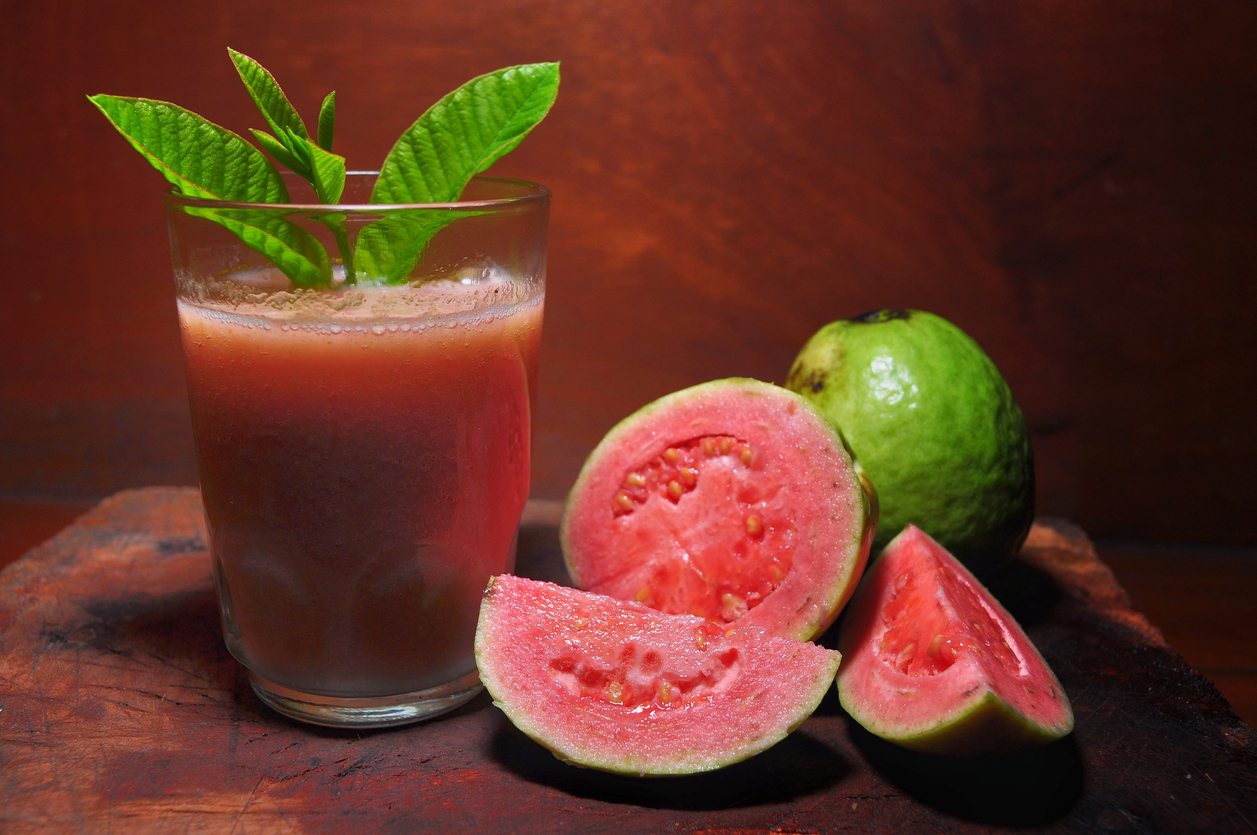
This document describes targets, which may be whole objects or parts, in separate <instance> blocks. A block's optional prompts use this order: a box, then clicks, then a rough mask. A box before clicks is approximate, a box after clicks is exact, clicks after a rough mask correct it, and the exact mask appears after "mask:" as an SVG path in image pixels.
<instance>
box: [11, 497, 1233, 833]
mask: <svg viewBox="0 0 1257 835" xmlns="http://www.w3.org/2000/svg"><path fill="white" fill-rule="evenodd" d="M200 519H201V513H200V507H199V500H198V496H197V494H196V492H195V491H193V490H186V489H185V490H178V489H149V490H143V491H131V492H126V493H121V494H118V495H116V496H114V497H112V498H110V499H109V500H107V501H106V502H104V503H103V504H102V505H100V506H99V507H97V508H95V509H94V510H92V511H91V512H89V513H88V514H87V515H86V516H84V517H83V518H81V519H80V520H78V521H77V522H76V523H75V524H74V525H72V526H71V527H69V528H67V529H66V530H65V531H63V532H62V533H60V534H59V535H58V536H57V537H55V538H54V539H53V540H51V541H50V542H48V543H46V544H45V545H43V546H41V547H40V548H39V549H37V550H36V551H34V552H32V553H31V554H29V555H27V556H26V557H24V558H23V559H21V560H19V561H18V562H16V563H14V564H13V565H11V566H9V567H8V568H7V569H5V570H4V572H3V573H0V707H2V711H0V764H3V768H2V769H0V796H2V797H3V798H4V801H5V802H4V803H3V804H2V805H0V828H2V829H4V831H6V832H47V831H85V830H86V831H99V832H108V831H126V832H176V831H177V832H188V831H192V832H220V831H221V832H228V831H232V832H349V831H412V830H425V831H467V832H475V831H505V830H510V831H521V832H522V831H529V832H533V831H535V832H582V833H602V832H606V833H613V832H614V833H624V832H647V831H649V832H658V831H680V832H745V833H768V832H780V831H789V832H815V831H822V832H831V831H838V830H842V829H854V830H861V831H862V830H867V829H878V830H893V829H901V830H902V831H930V832H969V831H973V832H985V831H990V829H991V828H992V827H993V826H995V825H999V824H1045V825H1046V827H1047V829H1048V830H1051V831H1062V832H1091V831H1097V830H1100V829H1116V830H1118V831H1120V830H1122V829H1129V830H1132V831H1133V830H1140V831H1166V832H1172V831H1182V832H1194V831H1224V830H1231V831H1243V830H1246V829H1251V824H1252V822H1253V821H1254V820H1257V734H1254V732H1253V731H1252V730H1251V729H1250V728H1248V726H1246V725H1244V724H1243V723H1242V722H1240V721H1239V719H1238V718H1237V717H1236V716H1235V714H1234V712H1233V711H1232V710H1231V709H1230V708H1229V707H1228V705H1227V704H1226V702H1225V701H1224V700H1222V698H1221V697H1220V696H1219V695H1218V694H1217V692H1216V691H1215V690H1214V689H1213V688H1212V687H1211V686H1210V685H1209V683H1208V682H1207V681H1205V680H1204V679H1203V678H1201V677H1200V676H1199V675H1198V674H1197V673H1195V672H1193V671H1192V670H1191V669H1190V668H1189V667H1188V666H1187V665H1186V664H1185V663H1184V662H1183V660H1182V658H1181V657H1179V656H1178V655H1177V654H1176V653H1175V652H1173V651H1172V650H1170V649H1168V648H1167V647H1166V645H1165V643H1164V641H1163V640H1162V639H1161V637H1160V635H1159V633H1158V632H1157V631H1156V629H1155V628H1154V627H1152V626H1151V625H1150V624H1149V623H1148V622H1147V621H1146V620H1145V619H1143V618H1142V617H1141V616H1140V615H1138V614H1136V613H1134V612H1132V611H1131V610H1130V609H1129V608H1128V606H1127V605H1126V598H1125V593H1124V592H1123V591H1122V589H1121V587H1120V586H1119V585H1118V584H1117V583H1116V581H1115V580H1114V578H1113V575H1112V573H1111V572H1110V571H1109V570H1108V569H1107V568H1106V567H1105V566H1104V565H1103V564H1102V563H1100V562H1099V561H1098V560H1097V559H1096V557H1095V553H1094V551H1093V550H1092V548H1091V546H1090V544H1089V543H1088V541H1087V539H1086V537H1085V535H1084V534H1082V532H1081V531H1080V530H1079V529H1077V528H1075V527H1073V526H1071V525H1069V524H1067V523H1063V522H1059V521H1058V522H1052V521H1046V522H1044V521H1041V522H1040V524H1038V525H1036V527H1035V529H1034V531H1033V532H1032V534H1031V538H1030V541H1029V542H1028V544H1027V547H1026V549H1025V550H1024V551H1023V553H1022V559H1021V560H1020V561H1019V562H1017V563H1016V564H1015V566H1014V567H1011V568H1010V570H1009V571H1008V572H1006V573H1005V574H1004V575H1002V576H1000V577H994V578H990V579H991V580H992V582H993V584H994V587H995V588H996V589H998V590H999V591H1000V593H1001V599H1002V601H1003V602H1004V603H1005V604H1006V605H1007V606H1009V607H1010V609H1011V610H1012V611H1013V612H1014V613H1015V614H1016V615H1017V616H1018V618H1019V619H1020V620H1021V621H1022V622H1023V623H1024V624H1025V625H1027V627H1028V633H1029V634H1030V635H1031V637H1032V638H1033V640H1034V641H1035V642H1036V644H1037V645H1038V646H1039V647H1040V649H1041V650H1042V651H1043V654H1044V656H1045V657H1046V658H1047V659H1048V661H1049V663H1050V664H1051V665H1052V666H1053V668H1054V669H1055V670H1056V672H1057V673H1058V674H1059V676H1060V679H1061V681H1062V683H1063V684H1064V686H1065V688H1066V690H1067V691H1068V693H1069V694H1070V697H1071V699H1072V701H1073V704H1074V708H1075V711H1076V714H1077V728H1076V730H1075V732H1074V734H1073V735H1072V736H1070V737H1069V738H1067V739H1066V740H1063V741H1061V742H1060V743H1056V744H1054V745H1051V746H1047V747H1045V748H1041V749H1036V750H1035V751H1033V752H1029V753H1026V754H1020V755H1011V756H1009V757H1004V758H996V759H994V760H989V761H976V762H955V761H940V760H938V759H937V758H931V757H923V756H918V755H905V754H904V753H903V752H901V751H899V750H898V749H895V748H893V746H889V745H886V744H885V743H881V742H880V741H878V740H876V739H874V738H872V737H870V736H869V735H868V734H867V733H865V732H863V731H862V730H861V729H859V728H858V727H857V726H854V725H853V724H852V723H850V722H849V720H848V719H847V718H846V716H845V714H844V713H843V712H842V710H841V708H840V707H839V706H838V704H837V702H836V699H834V698H833V696H832V695H831V696H830V697H829V698H827V699H826V700H825V702H824V703H822V705H821V707H820V709H819V710H818V711H817V713H816V714H814V715H813V716H812V717H811V718H810V719H808V720H807V721H806V722H805V723H804V725H803V726H802V728H801V729H800V730H799V731H797V732H796V733H795V734H793V735H792V736H790V737H789V738H787V740H786V741H784V742H783V743H781V744H780V745H778V746H777V747H775V748H773V749H771V750H770V751H768V752H766V753H764V754H762V755H760V756H759V757H756V758H753V759H751V760H748V761H747V762H744V763H741V764H739V765H737V766H734V767H731V768H729V769H726V770H724V771H720V772H715V773H712V774H707V775H700V776H696V777H688V778H668V779H654V780H637V779H631V778H622V777H615V776H611V775H604V774H599V773H596V772H591V771H588V770H584V769H578V768H573V767H571V766H567V765H564V764H563V763H561V762H559V761H558V760H557V759H555V758H554V757H553V756H551V755H550V754H549V753H547V752H546V751H544V750H543V749H541V748H540V747H539V746H537V745H535V744H534V743H532V742H531V741H529V740H528V739H526V738H525V737H523V736H522V735H521V734H519V733H518V732H517V731H515V730H514V728H512V727H511V726H510V725H509V723H507V722H506V720H505V719H504V718H503V717H502V716H501V714H500V713H499V712H498V711H497V710H496V709H495V708H493V707H492V705H491V704H490V703H489V701H488V700H487V699H486V698H484V697H481V698H478V699H477V700H476V701H474V702H472V703H471V704H469V705H468V706H466V707H465V708H463V709H460V710H459V711H457V712H455V713H453V714H451V715H449V716H448V717H445V718H442V719H438V720H435V721H432V722H429V723H426V724H422V725H417V726H412V727H409V728H404V729H398V730H394V731H388V732H379V733H366V734H355V733H339V732H334V731H327V730H319V729H312V728H306V727H300V726H297V725H295V724H293V723H290V722H287V721H285V720H282V719H280V718H279V717H277V716H276V715H274V714H272V713H269V712H268V711H267V710H266V709H265V708H263V707H262V706H261V705H260V704H259V703H258V702H257V700H256V699H255V698H254V697H253V695H252V693H251V691H250V690H249V688H248V685H247V683H246V680H245V678H244V675H243V674H242V671H241V668H240V667H239V666H238V665H237V664H236V663H235V662H234V661H233V660H232V659H231V658H230V656H229V655H227V653H226V651H225V649H224V648H223V646H222V641H221V637H220V635H219V627H218V618H217V609H216V604H215V601H214V597H213V592H212V586H211V579H210V568H209V560H208V557H207V555H206V553H205V551H204V546H203V538H202V537H203V534H202V530H201V522H200ZM536 519H537V521H538V522H539V523H540V524H538V525H535V526H531V527H529V528H526V529H525V530H524V532H523V534H522V536H521V541H520V564H519V569H520V572H521V573H525V574H529V575H531V576H534V577H539V578H543V579H561V575H562V563H561V557H560V555H559V553H558V546H557V534H556V531H555V530H554V528H553V527H552V526H549V525H546V524H544V522H545V520H546V516H545V513H544V512H542V513H539V514H537V515H536Z"/></svg>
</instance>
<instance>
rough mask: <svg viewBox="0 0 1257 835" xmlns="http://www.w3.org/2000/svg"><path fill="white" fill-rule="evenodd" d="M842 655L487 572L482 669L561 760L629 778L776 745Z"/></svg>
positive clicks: (512, 715)
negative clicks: (490, 576) (492, 575)
mask: <svg viewBox="0 0 1257 835" xmlns="http://www.w3.org/2000/svg"><path fill="white" fill-rule="evenodd" d="M840 659H841V656H840V655H839V654H838V653H837V652H835V651H834V650H829V649H824V648H822V647H819V646H817V645H815V644H811V643H800V642H797V641H792V640H789V639H786V638H776V637H773V636H770V635H768V634H767V633H766V632H765V631H764V630H762V629H756V628H753V627H752V628H742V627H737V628H722V627H720V626H718V625H716V624H713V623H711V622H710V621H706V620H704V619H703V618H699V617H693V616H690V615H666V614H663V613H661V612H658V611H656V610H654V609H650V608H648V607H646V606H643V605H641V604H638V603H632V602H629V601H622V600H615V599H613V598H610V597H606V596H604V595H598V594H590V593H588V592H583V591H580V590H578V589H572V588H568V587H566V586H558V585H555V584H553V583H543V582H538V581H535V580H525V579H523V578H520V577H514V576H511V575H509V574H502V575H498V576H497V577H494V578H492V579H491V580H490V581H489V586H488V588H487V589H485V593H484V599H483V601H482V602H481V606H480V621H479V624H478V625H477V628H476V664H477V666H478V667H479V669H480V680H481V681H482V682H483V683H484V686H485V688H486V689H487V690H488V691H489V694H490V695H491V696H492V697H493V700H494V702H495V703H496V704H497V706H498V707H500V708H501V709H502V711H503V712H504V713H505V714H506V715H507V717H508V718H509V719H510V720H511V722H513V723H514V724H515V726H516V727H517V728H519V729H520V730H521V731H523V732H524V733H525V734H527V735H528V736H530V737H532V738H533V739H534V740H536V741H537V742H539V743H541V744H542V745H543V746H545V747H546V748H548V749H550V750H551V751H552V752H553V753H554V754H555V755H556V756H557V757H559V759H561V760H565V761H567V762H571V763H575V764H577V765H583V766H587V767H589V768H597V769H602V770H604V771H613V772H619V773H623V774H636V775H665V774H691V773H695V772H699V771H711V770H713V769H717V768H722V767H724V766H727V765H730V764H732V763H735V762H738V761H740V760H744V759H746V758H747V757H750V756H752V755H754V754H758V753H759V752H760V751H763V750H765V749H767V748H769V747H771V746H772V745H774V744H776V743H777V742H779V741H780V740H782V739H783V738H785V736H786V735H787V734H789V733H790V732H791V731H792V730H794V729H795V728H796V727H798V726H799V724H800V723H801V722H802V721H803V720H804V719H806V718H807V717H808V716H809V715H811V713H812V711H814V710H815V709H816V706H817V705H818V704H820V701H821V698H822V697H823V696H824V695H825V692H826V691H827V690H828V689H829V687H830V685H831V684H832V683H833V680H834V673H835V672H836V671H837V669H838V663H839V660H840Z"/></svg>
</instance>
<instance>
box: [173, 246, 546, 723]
mask: <svg viewBox="0 0 1257 835" xmlns="http://www.w3.org/2000/svg"><path fill="white" fill-rule="evenodd" d="M293 295H294V297H295V298H296V297H299V295H300V294H293ZM543 299H544V291H542V290H531V291H530V290H529V289H528V288H526V287H524V286H523V285H522V283H519V282H516V281H514V280H513V279H511V278H510V277H509V276H508V277H503V276H502V275H500V274H496V273H495V274H493V275H490V274H489V272H488V271H486V272H485V276H484V277H478V278H476V279H467V278H464V279H463V280H462V281H457V280H455V281H441V282H433V283H430V284H426V285H420V286H417V287H405V288H374V289H364V290H354V291H352V292H349V293H346V294H345V300H344V304H343V305H341V306H340V308H339V309H337V310H332V311H331V312H330V313H329V312H328V311H327V310H323V311H322V312H321V313H320V314H319V315H318V316H311V315H309V314H308V312H307V313H304V314H303V313H302V312H301V311H300V310H299V308H300V304H299V303H294V304H291V305H289V304H286V303H280V302H276V301H275V298H274V297H273V296H271V297H268V299H267V300H266V301H265V302H264V303H257V304H235V305H232V306H211V305H208V304H206V305H202V304H197V303H192V302H190V301H188V300H184V299H181V300H180V302H179V316H180V320H181V324H182V332H183V343H184V355H185V358H186V364H187V375H188V390H189V398H190V401H191V407H192V420H193V426H194V430H195V436H196V444H197V455H198V461H199V464H200V476H201V491H202V495H203V498H204V504H205V517H206V524H207V529H208V533H209V539H210V549H211V552H212V554H213V561H214V570H215V580H216V582H217V584H218V586H219V597H220V602H221V605H222V610H223V624H224V632H225V637H226V642H227V646H228V648H229V649H230V650H231V652H232V654H233V655H234V656H235V657H236V658H237V659H238V660H239V661H241V662H242V663H243V664H244V665H245V666H246V667H248V668H249V669H250V670H251V671H252V672H253V673H254V675H255V676H260V677H262V678H263V679H266V680H268V681H269V682H272V683H274V684H278V685H280V686H282V687H286V688H290V689H292V690H296V691H300V692H304V693H313V694H321V695H325V696H333V697H344V698H358V697H373V696H379V695H383V694H403V693H411V692H415V691H420V690H425V689H428V688H433V687H438V686H441V685H444V684H446V683H448V682H451V681H454V680H455V679H458V678H459V677H461V676H467V675H468V674H470V673H472V672H473V671H474V670H475V661H474V658H473V656H472V642H473V637H474V635H475V630H476V618H477V613H478V611H479V605H480V598H481V592H482V590H483V589H484V586H485V584H486V582H487V580H488V578H489V577H490V576H491V575H494V574H499V573H502V572H504V571H510V570H511V569H512V568H513V564H514V548H515V536H516V529H517V526H518V522H519V518H520V514H521V513H522V511H523V508H524V503H525V501H526V500H527V498H528V480H529V464H530V452H531V434H532V429H531V427H532V413H533V404H534V403H535V401H536V381H537V358H538V351H539V349H540V342H541V323H542V307H543ZM298 301H299V298H298Z"/></svg>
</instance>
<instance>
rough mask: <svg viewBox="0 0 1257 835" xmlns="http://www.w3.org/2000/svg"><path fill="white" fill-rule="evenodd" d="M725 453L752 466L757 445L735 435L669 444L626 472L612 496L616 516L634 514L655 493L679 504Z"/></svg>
mask: <svg viewBox="0 0 1257 835" xmlns="http://www.w3.org/2000/svg"><path fill="white" fill-rule="evenodd" d="M725 456H730V457H732V459H733V462H737V463H740V464H741V465H742V466H744V467H748V468H749V467H751V465H752V464H754V463H755V460H756V455H755V449H754V447H752V446H751V444H749V443H747V442H746V441H742V440H739V439H737V438H735V437H733V436H731V435H705V436H703V437H701V438H695V439H693V440H690V441H687V442H685V443H683V444H675V445H673V446H669V447H668V448H667V449H665V450H664V451H663V453H662V454H661V455H660V456H659V457H658V458H655V459H654V460H652V461H648V462H646V463H645V464H643V465H641V466H639V467H637V468H635V469H633V470H632V471H630V472H628V473H625V475H624V480H623V481H622V482H621V483H620V487H619V489H618V490H617V491H616V492H615V493H614V494H613V495H612V498H611V507H612V513H613V515H614V516H617V517H618V516H623V515H625V514H626V513H632V512H633V511H635V510H636V509H637V508H639V507H641V506H642V505H643V504H645V503H646V502H648V501H650V499H651V498H652V497H654V496H660V497H662V498H665V499H667V500H668V501H670V502H672V503H673V504H676V503H677V502H679V501H680V500H681V497H682V496H684V495H685V494H686V493H688V492H690V491H691V490H694V489H696V488H697V487H698V482H699V481H700V480H701V477H702V471H703V467H704V466H707V465H708V462H711V461H712V460H713V459H716V458H721V457H725ZM674 485H675V486H674ZM678 489H679V491H680V492H678ZM741 498H742V497H741V496H739V499H741ZM752 503H753V502H752Z"/></svg>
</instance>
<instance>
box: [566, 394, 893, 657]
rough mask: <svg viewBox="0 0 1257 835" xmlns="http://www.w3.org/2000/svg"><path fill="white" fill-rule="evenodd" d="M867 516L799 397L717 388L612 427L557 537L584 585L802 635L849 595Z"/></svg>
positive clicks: (866, 500)
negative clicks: (560, 538) (559, 538)
mask: <svg viewBox="0 0 1257 835" xmlns="http://www.w3.org/2000/svg"><path fill="white" fill-rule="evenodd" d="M875 508H876V502H875V499H874V495H873V493H872V488H871V487H870V486H869V485H868V483H867V481H866V480H864V479H862V476H861V474H860V472H859V470H858V468H857V466H856V465H855V463H854V461H853V459H852V457H851V455H850V453H849V452H848V450H847V449H846V447H845V445H844V444H843V441H842V438H841V436H840V435H839V433H838V431H837V430H836V429H835V427H833V426H832V425H831V424H830V423H828V421H827V420H826V419H825V418H824V417H822V416H821V415H820V413H819V412H817V411H816V410H815V408H814V407H812V406H811V405H810V404H809V403H808V402H807V401H806V400H804V399H803V398H801V397H799V396H797V395H795V394H794V393H792V392H788V391H786V390H785V389H781V388H778V387H777V386H772V385H769V384H767V383H761V382H758V381H754V380H742V379H734V380H719V381H716V382H714V383H706V384H703V385H701V386H695V387H693V388H690V389H685V390H684V391H680V392H677V393H675V394H672V395H669V396H667V397H665V398H662V399H661V400H658V401H656V402H655V403H652V404H650V405H649V406H646V407H645V408H643V409H641V410H640V411H638V412H637V413H636V414H634V415H632V416H630V417H629V418H627V419H626V420H624V421H623V422H622V423H620V424H619V425H618V426H616V427H615V428H614V429H612V430H611V432H610V433H609V434H608V435H607V437H606V438H604V439H603V441H602V443H600V444H599V445H598V447H597V448H596V449H595V450H594V452H593V454H592V455H590V457H589V460H588V461H587V462H586V464H585V467H584V469H583V470H582V471H581V474H580V477H579V478H578V479H577V482H576V485H575V487H573V489H572V492H571V494H570V496H569V497H568V503H567V508H566V512H565V514H564V519H563V525H562V528H561V536H562V542H563V551H564V556H565V558H566V560H567V564H568V569H569V571H570V572H571V575H572V578H573V580H574V581H575V582H576V584H577V585H579V586H580V587H581V588H584V589H587V590H590V591H594V592H598V593H601V594H607V595H610V596H612V597H615V598H618V599H621V600H634V601H637V602H639V603H644V604H646V605H648V606H650V607H652V608H655V609H659V610H660V611H663V612H669V613H672V614H681V613H685V614H693V615H698V616H699V617H703V618H706V619H707V620H710V621H714V622H717V623H734V622H737V623H738V624H740V625H747V626H759V627H763V628H765V629H767V630H768V631H769V632H771V633H772V634H775V635H781V636H785V637H792V638H796V639H798V640H808V639H810V638H812V637H813V636H815V635H816V634H818V633H819V632H821V631H823V630H824V629H825V627H827V626H828V625H829V624H830V623H831V622H832V621H833V619H834V618H835V617H836V616H837V613H838V611H839V609H840V608H841V607H842V605H843V604H844V603H845V602H846V600H847V599H848V598H849V596H850V595H851V593H852V591H853V590H854V588H855V584H856V582H857V581H858V579H859V577H860V574H861V572H862V571H863V569H864V565H865V562H866V561H867V559H868V551H869V546H870V543H871V541H872V535H873V529H874V528H875V526H876V509H875Z"/></svg>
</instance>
